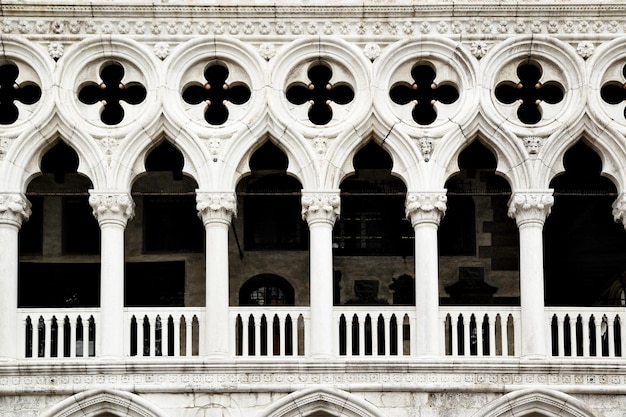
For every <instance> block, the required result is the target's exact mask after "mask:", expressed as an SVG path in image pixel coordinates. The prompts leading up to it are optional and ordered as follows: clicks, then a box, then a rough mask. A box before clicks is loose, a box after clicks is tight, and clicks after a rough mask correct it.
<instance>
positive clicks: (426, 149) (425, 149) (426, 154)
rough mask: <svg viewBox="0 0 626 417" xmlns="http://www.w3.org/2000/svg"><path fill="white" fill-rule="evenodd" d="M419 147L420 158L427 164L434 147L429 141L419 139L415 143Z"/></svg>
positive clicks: (427, 139)
mask: <svg viewBox="0 0 626 417" xmlns="http://www.w3.org/2000/svg"><path fill="white" fill-rule="evenodd" d="M417 143H418V145H419V147H420V152H421V153H422V157H423V158H424V162H428V161H430V155H432V153H433V150H434V148H435V147H434V145H433V141H432V140H430V139H429V138H420V139H419V140H418V141H417Z"/></svg>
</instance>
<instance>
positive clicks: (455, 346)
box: [450, 315, 459, 356]
mask: <svg viewBox="0 0 626 417" xmlns="http://www.w3.org/2000/svg"><path fill="white" fill-rule="evenodd" d="M450 329H451V332H452V334H451V335H450V336H451V340H452V350H451V351H450V353H451V354H452V356H459V333H458V332H459V317H458V316H457V317H456V318H455V317H454V316H452V315H450Z"/></svg>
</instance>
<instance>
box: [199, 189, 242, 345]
mask: <svg viewBox="0 0 626 417" xmlns="http://www.w3.org/2000/svg"><path fill="white" fill-rule="evenodd" d="M196 201H197V205H196V208H197V209H198V215H199V216H200V218H201V219H202V222H203V223H204V228H205V230H206V249H205V250H206V255H205V256H206V314H205V317H204V325H201V326H200V331H201V332H202V334H201V335H200V355H203V356H217V357H223V356H226V355H228V354H229V341H230V340H231V339H232V334H233V333H234V323H231V322H230V318H229V314H228V306H229V302H228V300H229V288H228V229H229V228H230V223H231V220H232V218H233V217H234V216H236V215H237V203H236V201H237V200H236V199H235V194H234V193H232V192H225V193H205V192H200V191H198V192H197V196H196ZM231 325H232V331H229V329H231V327H230V326H231Z"/></svg>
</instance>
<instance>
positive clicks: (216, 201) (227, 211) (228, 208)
mask: <svg viewBox="0 0 626 417" xmlns="http://www.w3.org/2000/svg"><path fill="white" fill-rule="evenodd" d="M196 209H197V210H198V216H199V217H200V218H201V219H202V221H203V222H204V224H207V223H210V222H222V223H224V222H226V223H228V224H230V221H231V220H232V218H233V217H236V216H237V200H236V199H235V194H234V193H203V192H198V193H197V195H196Z"/></svg>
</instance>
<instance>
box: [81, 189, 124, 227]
mask: <svg viewBox="0 0 626 417" xmlns="http://www.w3.org/2000/svg"><path fill="white" fill-rule="evenodd" d="M89 205H91V208H92V209H93V215H94V217H95V218H96V220H98V223H100V226H102V225H103V224H106V223H116V224H119V225H121V226H122V227H126V224H127V223H128V221H129V220H130V219H132V218H133V217H135V202H134V201H133V198H132V197H131V196H130V194H128V193H124V192H111V191H92V190H90V191H89Z"/></svg>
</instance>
